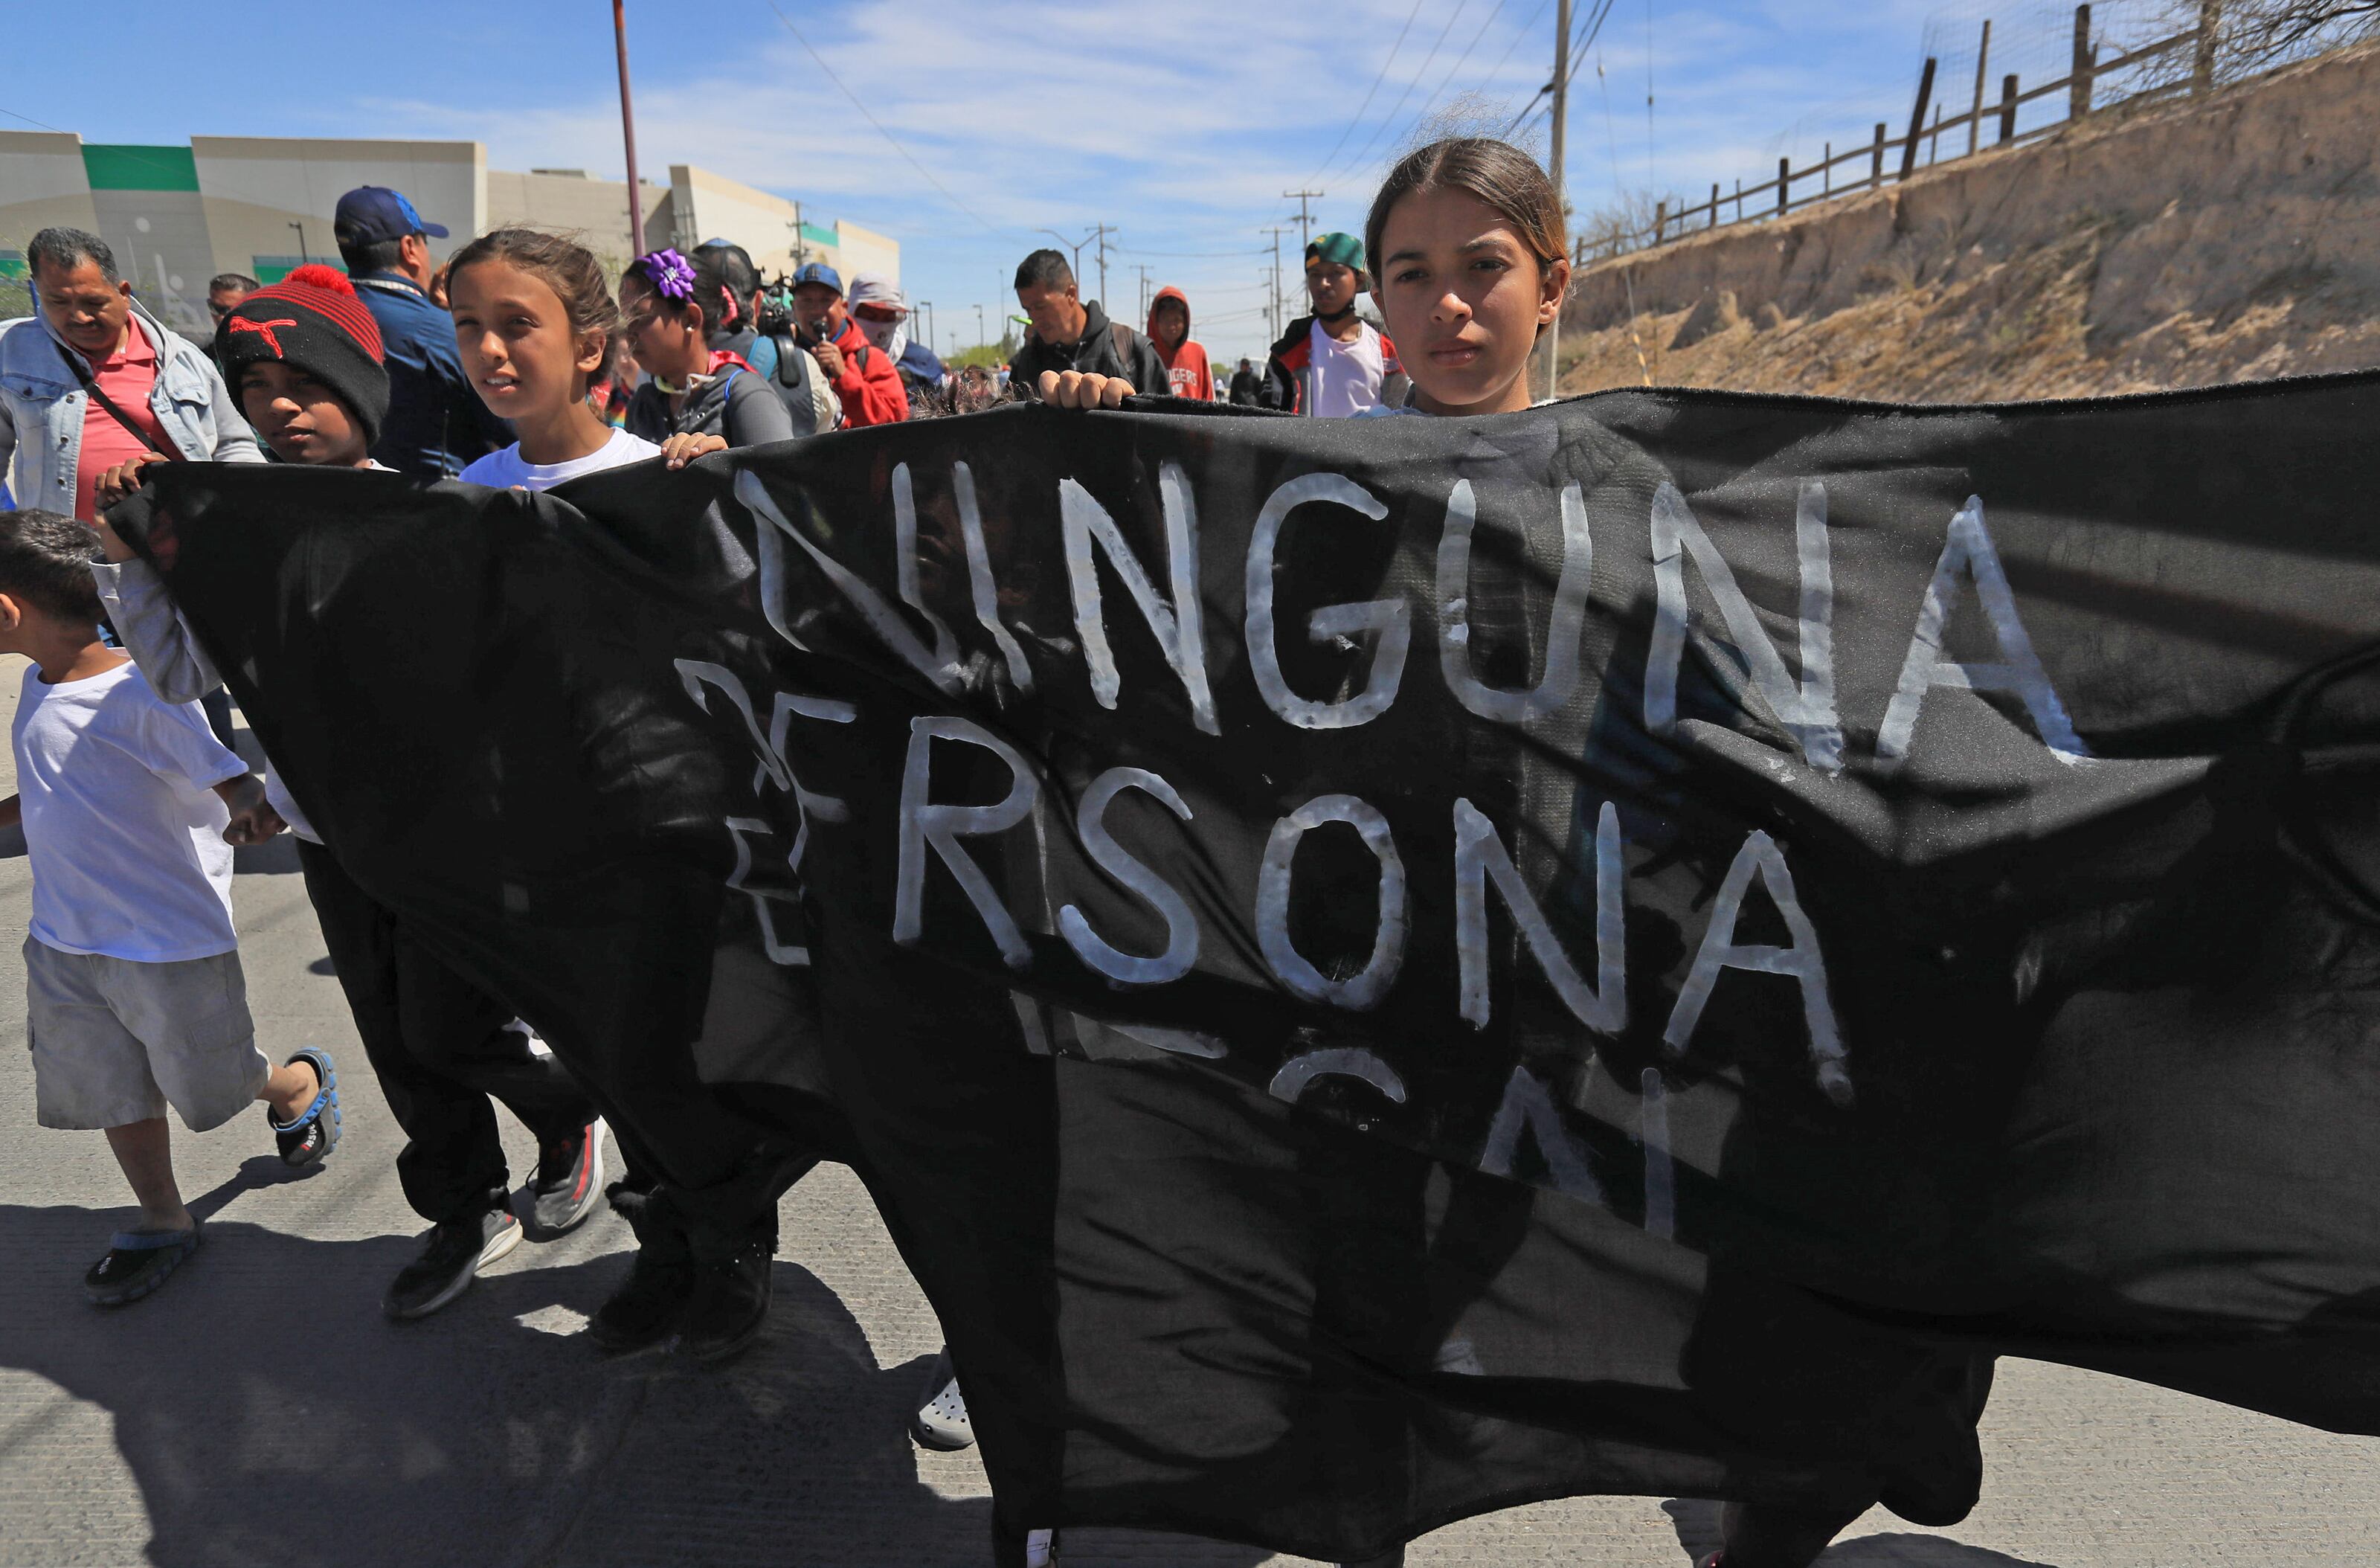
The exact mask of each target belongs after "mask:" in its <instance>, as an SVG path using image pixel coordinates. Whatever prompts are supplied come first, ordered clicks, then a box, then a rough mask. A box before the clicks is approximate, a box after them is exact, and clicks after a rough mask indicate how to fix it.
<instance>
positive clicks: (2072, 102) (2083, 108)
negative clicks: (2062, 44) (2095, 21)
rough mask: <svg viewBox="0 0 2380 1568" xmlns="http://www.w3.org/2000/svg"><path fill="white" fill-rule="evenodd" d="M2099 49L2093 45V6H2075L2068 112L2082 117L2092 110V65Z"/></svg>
mask: <svg viewBox="0 0 2380 1568" xmlns="http://www.w3.org/2000/svg"><path fill="white" fill-rule="evenodd" d="M2097 54H2098V51H2097V50H2095V49H2094V48H2092V47H2091V7H2090V6H2075V7H2074V71H2073V76H2072V79H2071V80H2070V83H2069V84H2068V86H2067V90H2066V113H2067V116H2068V117H2069V118H2070V119H2077V120H2079V119H2081V118H2083V116H2084V115H2088V114H2089V113H2090V112H2091V67H2092V66H2094V65H2095V64H2096V63H2097V60H2096V56H2097Z"/></svg>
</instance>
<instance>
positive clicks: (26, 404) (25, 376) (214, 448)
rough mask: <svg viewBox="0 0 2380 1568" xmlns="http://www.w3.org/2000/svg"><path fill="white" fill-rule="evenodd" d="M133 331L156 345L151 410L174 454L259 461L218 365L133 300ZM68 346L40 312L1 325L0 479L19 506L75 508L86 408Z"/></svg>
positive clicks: (201, 460)
mask: <svg viewBox="0 0 2380 1568" xmlns="http://www.w3.org/2000/svg"><path fill="white" fill-rule="evenodd" d="M132 327H133V330H134V331H136V332H140V333H145V334H148V338H149V341H150V342H151V343H152V345H154V346H156V349H157V384H156V386H155V387H154V388H153V389H152V391H151V392H150V394H149V409H150V412H152V413H153V414H155V415H156V416H157V424H158V428H159V429H161V430H162V431H164V435H165V440H166V442H167V443H168V444H171V445H172V446H173V448H174V450H175V451H176V452H179V453H180V454H181V455H182V456H185V457H187V458H189V459H190V460H191V461H193V462H199V463H206V462H216V463H261V462H263V461H264V454H263V452H262V451H261V449H260V448H259V447H258V446H257V444H256V435H255V432H252V431H250V430H249V428H248V421H247V420H246V419H241V418H240V417H239V407H238V405H237V403H236V402H235V401H234V400H233V398H232V395H231V393H230V391H229V390H228V389H227V388H226V387H225V385H224V379H223V372H222V371H218V370H216V369H215V362H214V361H213V360H212V359H208V358H207V357H206V356H205V355H204V354H201V353H200V352H199V350H197V349H196V348H193V347H191V346H190V345H189V344H188V342H187V341H185V340H184V339H182V338H180V337H176V335H175V334H173V333H172V332H171V331H169V330H168V329H167V328H166V326H165V325H164V322H160V321H158V320H157V318H156V317H154V316H152V315H151V314H150V313H149V311H148V310H147V308H146V307H144V306H142V305H141V304H140V301H139V300H137V299H136V300H134V301H133V304H132ZM68 352H70V350H68V349H67V346H66V345H65V344H63V343H62V342H60V341H59V340H58V337H57V335H56V334H55V333H53V332H51V331H50V323H49V322H48V321H47V320H46V319H45V318H43V317H41V316H27V317H24V318H22V319H20V320H18V321H13V322H0V475H5V476H6V479H7V480H8V488H9V490H10V492H12V494H13V497H14V504H16V505H18V506H46V507H48V508H49V509H50V510H51V511H54V512H72V511H73V510H74V504H75V470H76V468H77V466H78V465H79V463H80V462H81V460H82V421H83V416H84V413H85V411H86V410H85V408H84V407H83V390H82V383H81V382H80V381H79V380H78V379H77V378H76V376H75V373H74V370H73V368H72V367H71V366H69V365H68V364H67V360H66V356H67V353H68Z"/></svg>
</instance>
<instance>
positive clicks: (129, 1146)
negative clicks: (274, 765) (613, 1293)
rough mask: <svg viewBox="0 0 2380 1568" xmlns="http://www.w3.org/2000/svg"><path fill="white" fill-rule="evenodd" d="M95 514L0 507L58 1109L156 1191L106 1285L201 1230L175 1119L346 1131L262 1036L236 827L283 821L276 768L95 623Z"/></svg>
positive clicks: (119, 1237) (37, 1039)
mask: <svg viewBox="0 0 2380 1568" xmlns="http://www.w3.org/2000/svg"><path fill="white" fill-rule="evenodd" d="M98 553H99V546H98V542H97V541H96V540H95V539H94V538H93V536H92V534H91V529H89V528H88V527H86V526H85V525H83V524H81V523H79V522H77V521H75V520H74V519H73V518H71V517H61V516H60V515H58V514H57V513H55V512H41V511H27V512H0V653H21V654H23V655H24V656H26V657H27V658H29V659H30V660H31V661H32V662H33V664H32V667H31V668H30V669H28V670H27V671H26V672H25V684H24V689H23V692H22V693H21V695H20V696H19V698H18V705H17V722H16V724H15V726H14V729H13V732H12V736H11V738H12V740H13V743H14V748H15V752H16V760H17V788H18V793H17V794H16V795H14V796H10V797H9V798H8V799H6V800H5V801H0V823H15V822H19V821H21V822H22V823H23V824H24V828H25V853H26V857H27V859H28V860H29V861H30V864H31V867H32V872H33V910H32V919H31V921H30V928H29V934H28V936H27V938H26V941H25V992H26V1008H25V1013H26V1032H27V1034H28V1036H29V1037H30V1044H31V1047H32V1056H33V1097H34V1104H35V1110H36V1114H37V1116H38V1118H39V1120H40V1122H41V1124H42V1125H43V1126H45V1127H72V1128H101V1129H103V1130H104V1131H105V1132H106V1134H107V1142H108V1147H109V1148H110V1149H112V1150H114V1151H115V1161H116V1163H117V1164H118V1165H119V1166H121V1167H122V1168H123V1171H124V1176H125V1180H126V1181H128V1182H129V1183H130V1184H131V1186H132V1192H133V1196H134V1197H137V1198H139V1199H140V1224H139V1225H138V1227H137V1228H135V1229H133V1230H129V1231H121V1232H118V1233H117V1234H115V1238H114V1240H113V1241H112V1242H111V1243H110V1245H109V1246H108V1249H107V1255H106V1256H105V1257H103V1258H101V1259H100V1260H99V1262H98V1263H97V1264H96V1265H94V1266H93V1267H92V1269H91V1272H90V1273H89V1274H87V1275H85V1276H84V1279H83V1286H84V1289H85V1290H86V1291H87V1292H89V1294H90V1295H91V1299H92V1300H93V1301H95V1302H98V1303H99V1304H101V1305H102V1306H110V1307H112V1306H117V1305H120V1304H122V1303H124V1302H127V1301H131V1300H133V1299H135V1298H137V1297H139V1296H142V1295H148V1294H149V1293H150V1292H151V1291H152V1290H154V1289H156V1288H157V1286H158V1285H160V1284H161V1283H163V1282H164V1279H165V1276H166V1275H168V1274H170V1273H172V1272H173V1271H174V1270H175V1269H176V1267H177V1266H179V1264H180V1263H181V1261H182V1259H183V1258H187V1257H188V1255H189V1253H190V1252H191V1250H192V1249H193V1248H195V1247H196V1246H198V1242H199V1227H198V1221H197V1219H196V1218H195V1217H194V1216H192V1214H191V1213H190V1211H189V1210H188V1209H186V1208H184V1207H183V1205H182V1195H181V1192H180V1190H179V1189H178V1188H177V1187H176V1185H175V1183H174V1161H173V1151H172V1148H171V1141H170V1136H169V1134H168V1132H167V1129H166V1125H165V1108H166V1107H167V1106H168V1105H171V1106H172V1107H173V1108H174V1109H175V1111H176V1112H179V1113H180V1115H181V1118H182V1123H183V1124H184V1125H185V1126H187V1127H188V1128H189V1129H190V1130H191V1131H192V1132H196V1133H202V1132H205V1131H207V1130H208V1129H209V1128H212V1127H218V1126H221V1125H222V1124H224V1123H225V1122H228V1121H230V1120H231V1119H232V1117H233V1116H235V1115H237V1113H238V1112H240V1111H242V1110H244V1109H245V1108H246V1107H247V1106H248V1105H249V1104H250V1103H251V1102H252V1101H255V1100H263V1101H264V1102H265V1104H266V1106H267V1107H268V1109H269V1111H270V1112H271V1120H272V1126H273V1134H274V1137H275V1141H276V1142H277V1143H278V1144H279V1145H280V1148H281V1156H282V1158H283V1159H284V1160H285V1161H288V1162H289V1163H290V1164H292V1165H306V1164H311V1163H313V1162H314V1161H318V1160H320V1159H322V1157H323V1156H324V1155H325V1154H328V1153H329V1152H330V1151H331V1148H332V1146H333V1145H334V1143H335V1142H336V1141H337V1138H338V1100H337V1078H336V1076H335V1075H334V1073H333V1071H332V1066H331V1059H330V1056H329V1055H328V1053H326V1052H324V1051H319V1050H315V1049H311V1048H310V1049H308V1050H305V1051H299V1052H297V1055H295V1056H293V1057H291V1058H290V1059H289V1062H288V1064H286V1065H285V1066H281V1067H275V1066H273V1064H272V1063H271V1062H269V1061H267V1060H266V1059H265V1056H264V1053H263V1052H262V1051H259V1050H257V1048H256V1026H255V1024H254V1023H253V1022H252V1021H251V1020H250V1019H249V1013H248V987H247V982H246V980H245V978H243V977H242V975H241V973H240V967H239V939H238V937H237V935H236V934H235V932H234V931H233V929H232V919H231V862H232V851H231V846H232V845H236V844H247V843H254V842H261V840H263V839H264V838H267V837H270V836H271V834H272V832H273V831H274V830H275V829H277V827H278V823H277V822H274V821H273V820H272V818H271V808H270V807H268V806H266V804H265V801H264V788H263V785H262V784H260V783H259V782H258V780H257V778H256V776H255V775H254V774H252V773H250V772H249V771H248V764H246V763H245V762H242V761H241V760H239V758H238V757H237V755H235V754H234V753H233V752H231V751H229V750H226V749H225V748H224V746H223V744H222V743H221V742H220V741H218V740H216V739H215V737H214V735H213V733H212V731H210V730H209V729H208V727H207V721H206V718H205V716H204V714H202V713H201V712H200V709H199V705H198V704H197V703H195V702H189V703H184V704H181V705H179V706H174V705H170V704H167V703H165V702H162V701H160V700H159V699H158V698H157V696H156V694H155V693H154V692H152V691H151V690H150V688H149V683H148V682H147V681H146V680H144V679H143V678H142V677H141V675H140V669H139V667H138V666H136V665H135V664H134V663H133V662H132V661H131V660H130V659H129V658H128V657H127V656H126V655H125V654H124V653H123V652H121V651H120V650H116V649H113V648H110V647H108V646H107V645H106V644H105V643H103V642H102V641H101V640H100V637H99V629H98V627H99V614H100V604H99V592H98V590H97V589H96V588H95V587H94V586H93V585H92V582H91V561H92V560H93V559H95V558H96V557H97V555H98Z"/></svg>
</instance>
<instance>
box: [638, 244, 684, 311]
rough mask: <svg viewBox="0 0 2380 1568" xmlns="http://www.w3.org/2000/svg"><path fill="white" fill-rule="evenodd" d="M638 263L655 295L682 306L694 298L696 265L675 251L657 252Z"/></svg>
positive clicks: (640, 259) (639, 258) (642, 257)
mask: <svg viewBox="0 0 2380 1568" xmlns="http://www.w3.org/2000/svg"><path fill="white" fill-rule="evenodd" d="M637 264H638V266H639V268H640V269H641V270H642V271H643V273H644V274H645V281H647V282H648V283H650V284H651V285H652V286H653V292H654V293H655V294H658V295H660V296H661V297H662V298H664V299H674V300H676V301H677V302H678V303H680V304H684V303H686V301H687V300H690V299H692V298H694V263H693V262H691V261H687V260H686V258H685V257H683V256H681V255H679V254H678V253H677V252H676V251H675V250H674V249H672V250H655V251H652V252H650V253H649V254H647V255H644V256H640V257H638V258H637Z"/></svg>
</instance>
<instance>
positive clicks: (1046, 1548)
mask: <svg viewBox="0 0 2380 1568" xmlns="http://www.w3.org/2000/svg"><path fill="white" fill-rule="evenodd" d="M1025 1568H1058V1532H1057V1531H1055V1530H1027V1531H1026V1533H1025Z"/></svg>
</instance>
